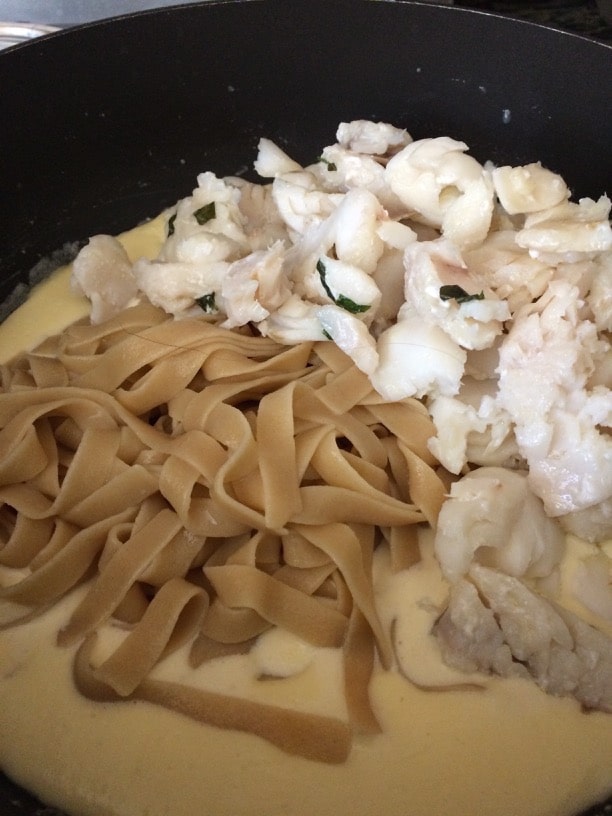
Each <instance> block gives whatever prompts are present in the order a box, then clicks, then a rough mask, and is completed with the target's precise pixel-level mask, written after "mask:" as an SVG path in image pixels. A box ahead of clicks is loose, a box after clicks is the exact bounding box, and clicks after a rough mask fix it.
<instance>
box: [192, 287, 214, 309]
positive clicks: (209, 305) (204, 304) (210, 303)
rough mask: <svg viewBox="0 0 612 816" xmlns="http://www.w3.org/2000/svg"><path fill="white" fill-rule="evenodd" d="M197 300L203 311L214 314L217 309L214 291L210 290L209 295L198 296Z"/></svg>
mask: <svg viewBox="0 0 612 816" xmlns="http://www.w3.org/2000/svg"><path fill="white" fill-rule="evenodd" d="M195 302H196V303H197V304H198V306H199V307H200V309H202V311H203V312H206V314H214V313H215V312H216V311H217V304H216V303H215V293H214V292H209V293H208V294H207V295H202V297H199V298H196V299H195Z"/></svg>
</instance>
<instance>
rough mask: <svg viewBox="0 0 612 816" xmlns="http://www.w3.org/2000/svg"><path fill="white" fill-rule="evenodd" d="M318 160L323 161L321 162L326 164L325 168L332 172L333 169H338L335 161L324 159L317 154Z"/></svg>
mask: <svg viewBox="0 0 612 816" xmlns="http://www.w3.org/2000/svg"><path fill="white" fill-rule="evenodd" d="M319 161H320V162H323V164H326V165H327V169H328V170H329V171H330V172H332V173H333V171H334V170H337V169H338V168H337V166H336V164H335V162H331V161H329V159H326V158H325V156H319Z"/></svg>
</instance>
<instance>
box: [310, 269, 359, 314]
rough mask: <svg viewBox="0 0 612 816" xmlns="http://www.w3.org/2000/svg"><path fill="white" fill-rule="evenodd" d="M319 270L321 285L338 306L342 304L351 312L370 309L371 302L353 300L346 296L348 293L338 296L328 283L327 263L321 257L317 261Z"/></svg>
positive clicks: (356, 312) (342, 306) (355, 312)
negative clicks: (363, 302)
mask: <svg viewBox="0 0 612 816" xmlns="http://www.w3.org/2000/svg"><path fill="white" fill-rule="evenodd" d="M317 272H318V273H319V277H320V278H321V285H322V286H323V288H324V289H325V292H326V293H327V296H328V297H330V298H331V299H332V300H333V301H334V303H335V304H336V306H340V307H341V308H342V309H344V310H345V311H347V312H351V314H359V313H361V312H367V311H368V309H369V308H370V306H369V304H361V303H355V301H354V300H351V299H350V298H348V297H346V295H338V297H336V296H335V295H334V293H333V292H332V290H331V289H330V288H329V286H328V284H327V280H326V270H325V264H324V263H323V261H322V260H321V259H320V258H319V260H318V261H317Z"/></svg>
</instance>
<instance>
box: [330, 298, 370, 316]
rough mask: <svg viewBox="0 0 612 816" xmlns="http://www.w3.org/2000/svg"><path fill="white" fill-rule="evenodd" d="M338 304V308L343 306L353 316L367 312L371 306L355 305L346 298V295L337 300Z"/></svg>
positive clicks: (364, 304)
mask: <svg viewBox="0 0 612 816" xmlns="http://www.w3.org/2000/svg"><path fill="white" fill-rule="evenodd" d="M336 303H337V304H338V306H341V307H342V308H343V309H345V310H346V311H347V312H350V313H351V314H360V313H361V312H367V311H368V309H369V308H370V306H369V305H368V304H367V303H355V301H354V300H351V299H350V298H347V297H345V296H344V295H338V297H337V298H336Z"/></svg>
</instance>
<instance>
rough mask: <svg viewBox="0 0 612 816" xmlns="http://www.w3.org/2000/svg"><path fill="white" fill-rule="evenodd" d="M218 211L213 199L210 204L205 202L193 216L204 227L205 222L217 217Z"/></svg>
mask: <svg viewBox="0 0 612 816" xmlns="http://www.w3.org/2000/svg"><path fill="white" fill-rule="evenodd" d="M216 215H217V213H216V211H215V202H214V201H211V202H210V203H209V204H204V206H203V207H200V208H199V209H198V210H196V211H195V212H194V214H193V217H194V218H195V220H196V221H197V222H198V224H199V225H200V226H201V227H202V226H204V224H206V223H208V222H209V221H212V220H213V218H216Z"/></svg>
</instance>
